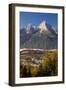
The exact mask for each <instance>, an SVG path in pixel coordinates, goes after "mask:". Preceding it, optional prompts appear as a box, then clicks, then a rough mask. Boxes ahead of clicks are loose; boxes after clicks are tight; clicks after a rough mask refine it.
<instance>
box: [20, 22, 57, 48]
mask: <svg viewBox="0 0 66 90" xmlns="http://www.w3.org/2000/svg"><path fill="white" fill-rule="evenodd" d="M57 39H58V34H57V32H56V30H54V29H53V26H51V25H49V24H48V23H47V22H46V21H42V22H41V23H40V24H39V26H37V27H36V28H34V27H33V26H32V25H31V24H28V25H27V27H26V28H24V29H22V30H20V48H37V49H38V48H39V49H56V48H57Z"/></svg>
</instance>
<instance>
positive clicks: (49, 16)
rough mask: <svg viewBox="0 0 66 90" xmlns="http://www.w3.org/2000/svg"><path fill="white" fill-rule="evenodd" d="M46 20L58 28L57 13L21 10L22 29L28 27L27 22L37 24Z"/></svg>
mask: <svg viewBox="0 0 66 90" xmlns="http://www.w3.org/2000/svg"><path fill="white" fill-rule="evenodd" d="M44 20H45V21H46V22H47V23H48V24H50V25H52V26H53V27H54V28H55V29H56V30H57V28H58V21H57V20H58V15H57V14H53V13H35V12H20V29H21V28H24V27H26V26H27V24H32V25H33V26H37V25H39V24H40V23H41V22H42V21H44Z"/></svg>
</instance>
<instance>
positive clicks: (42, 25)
mask: <svg viewBox="0 0 66 90" xmlns="http://www.w3.org/2000/svg"><path fill="white" fill-rule="evenodd" d="M38 28H39V30H40V33H43V32H44V33H50V32H49V30H48V24H47V22H46V21H42V22H41V23H40V24H39V26H38Z"/></svg>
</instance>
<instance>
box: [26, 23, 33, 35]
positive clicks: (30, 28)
mask: <svg viewBox="0 0 66 90" xmlns="http://www.w3.org/2000/svg"><path fill="white" fill-rule="evenodd" d="M32 30H33V26H32V25H31V24H28V25H27V26H26V33H28V34H29V33H32Z"/></svg>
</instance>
